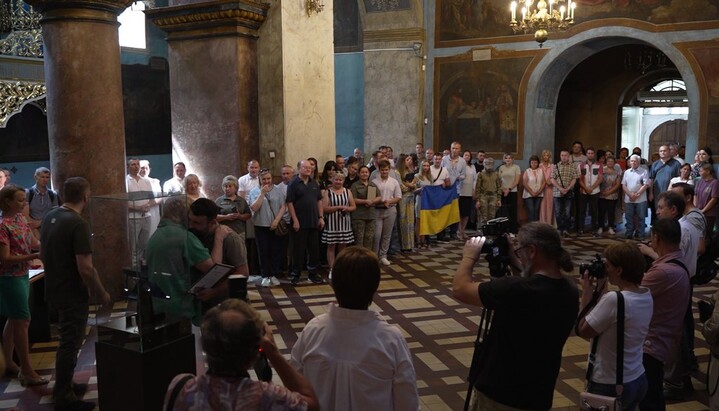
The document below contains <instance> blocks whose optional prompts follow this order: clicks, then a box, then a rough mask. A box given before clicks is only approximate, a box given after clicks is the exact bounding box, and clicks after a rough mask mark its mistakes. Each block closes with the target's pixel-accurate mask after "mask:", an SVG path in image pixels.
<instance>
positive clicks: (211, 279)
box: [187, 264, 235, 295]
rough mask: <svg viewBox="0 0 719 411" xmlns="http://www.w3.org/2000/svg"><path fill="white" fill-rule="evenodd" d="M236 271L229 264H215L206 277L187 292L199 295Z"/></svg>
mask: <svg viewBox="0 0 719 411" xmlns="http://www.w3.org/2000/svg"><path fill="white" fill-rule="evenodd" d="M234 271H235V267H234V266H231V265H227V264H215V265H213V266H212V268H210V270H209V271H207V273H205V275H203V276H202V278H200V279H199V280H197V282H196V283H195V284H193V285H192V287H190V289H189V290H188V291H187V292H188V293H190V294H193V295H194V294H197V293H198V292H200V290H204V289H208V288H212V287H214V286H216V285H217V283H219V282H220V281H222V280H223V279H225V278H226V277H227V276H228V275H230V273H232V272H234Z"/></svg>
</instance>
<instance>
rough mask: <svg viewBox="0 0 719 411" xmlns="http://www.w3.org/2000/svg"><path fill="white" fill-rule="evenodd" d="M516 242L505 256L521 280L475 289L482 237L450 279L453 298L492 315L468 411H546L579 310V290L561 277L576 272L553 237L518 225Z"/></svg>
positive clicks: (542, 227) (543, 228)
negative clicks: (497, 410) (500, 410)
mask: <svg viewBox="0 0 719 411" xmlns="http://www.w3.org/2000/svg"><path fill="white" fill-rule="evenodd" d="M517 239H518V244H519V246H518V247H517V248H516V249H515V248H514V247H513V245H512V244H511V242H508V248H509V249H508V253H509V254H510V255H514V256H516V258H517V259H518V260H519V264H520V265H521V268H522V271H523V273H525V274H526V277H519V276H506V277H501V278H496V279H493V280H492V281H488V282H483V283H478V282H474V280H473V278H472V270H473V268H474V266H475V264H476V263H477V261H478V260H479V257H480V256H481V253H482V248H483V246H484V244H485V241H486V238H485V237H474V238H472V239H470V240H469V241H467V243H466V244H465V246H464V250H463V255H462V261H461V262H460V263H459V267H458V268H457V272H456V273H455V275H454V280H453V284H452V285H453V287H452V290H453V293H454V298H455V299H457V300H459V301H461V302H464V303H467V304H472V305H475V306H477V307H484V308H485V309H487V310H492V311H493V312H494V315H493V317H494V318H493V319H492V324H491V330H490V332H489V333H487V334H486V336H485V339H484V341H483V343H482V346H481V347H482V348H481V352H480V354H479V356H478V357H477V358H478V359H477V364H476V367H477V376H476V379H475V380H474V381H470V384H472V385H473V387H474V389H473V391H472V396H471V397H472V398H471V403H470V408H469V409H472V410H485V409H494V407H498V406H499V407H501V406H510V407H515V408H520V409H550V408H552V396H553V392H554V385H555V383H556V379H557V375H558V374H559V366H560V363H561V360H562V347H563V346H564V343H565V342H566V340H567V337H569V333H570V332H571V330H572V326H573V325H574V321H575V319H576V316H577V312H578V311H579V293H578V291H577V288H576V286H575V285H574V283H573V282H572V281H571V280H569V279H568V278H567V277H566V276H565V275H564V274H563V273H562V270H564V271H566V272H569V271H571V270H572V269H573V268H574V265H573V263H572V258H571V256H570V255H569V253H568V252H567V251H566V250H565V249H564V248H563V247H562V243H561V238H560V237H559V233H558V232H557V230H556V229H554V228H553V227H552V226H550V225H548V224H545V223H538V222H533V223H529V224H526V225H524V226H522V228H521V229H520V230H519V234H518V235H517ZM473 365H475V364H473Z"/></svg>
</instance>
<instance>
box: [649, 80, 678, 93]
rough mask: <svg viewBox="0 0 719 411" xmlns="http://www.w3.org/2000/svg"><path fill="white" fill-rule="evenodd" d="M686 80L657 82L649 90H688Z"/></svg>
mask: <svg viewBox="0 0 719 411" xmlns="http://www.w3.org/2000/svg"><path fill="white" fill-rule="evenodd" d="M686 89H687V88H686V86H685V85H684V80H676V79H672V80H664V81H660V82H659V83H657V84H655V85H654V86H653V87H652V88H651V89H649V91H682V90H684V91H686Z"/></svg>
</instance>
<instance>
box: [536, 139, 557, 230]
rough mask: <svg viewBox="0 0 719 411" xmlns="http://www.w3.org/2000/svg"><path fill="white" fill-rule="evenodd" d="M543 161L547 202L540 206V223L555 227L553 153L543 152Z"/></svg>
mask: <svg viewBox="0 0 719 411" xmlns="http://www.w3.org/2000/svg"><path fill="white" fill-rule="evenodd" d="M541 160H542V161H541V162H540V163H539V168H540V169H542V173H543V174H544V183H545V184H544V198H545V200H544V201H542V204H541V205H540V206H539V221H541V222H543V223H547V224H550V225H554V201H552V199H553V188H552V173H553V172H554V164H552V152H551V151H549V150H542V159H541Z"/></svg>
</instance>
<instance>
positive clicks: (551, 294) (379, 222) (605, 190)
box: [0, 142, 719, 410]
mask: <svg viewBox="0 0 719 411" xmlns="http://www.w3.org/2000/svg"><path fill="white" fill-rule="evenodd" d="M677 149H678V147H677V146H676V145H675V144H667V145H663V146H661V147H660V149H659V152H658V158H657V159H656V160H655V161H654V162H651V163H648V162H647V161H646V160H644V159H642V158H641V151H640V150H639V149H638V148H635V149H634V150H633V153H632V154H631V155H629V150H628V149H626V148H622V149H620V150H619V151H618V155H617V156H616V157H615V156H614V154H613V153H611V152H607V151H604V150H594V149H593V148H592V147H587V148H584V147H583V145H582V144H581V143H580V142H575V143H574V144H573V145H572V147H571V149H568V150H561V151H560V155H559V158H560V159H559V161H558V162H557V163H556V164H555V163H554V162H553V161H552V153H551V152H550V151H548V150H545V151H543V152H542V153H541V155H533V156H531V157H530V159H529V167H528V168H527V169H526V170H524V171H522V170H521V168H520V167H519V165H517V164H515V163H514V158H513V156H512V154H510V153H507V154H505V155H504V156H503V157H502V164H500V165H499V166H495V160H494V159H493V158H491V157H489V156H487V154H486V153H485V152H484V151H479V152H476V153H473V152H471V151H463V150H462V146H461V144H460V143H458V142H453V143H452V144H451V145H450V147H449V148H448V149H447V150H444V151H442V152H435V151H434V150H433V149H427V150H425V149H424V147H423V146H422V144H417V145H416V147H415V151H414V152H412V153H402V154H400V155H399V156H398V157H397V158H395V157H394V152H393V150H392V148H391V147H388V146H382V147H380V148H378V150H376V151H374V152H373V153H372V158H371V160H369V161H368V162H367V163H365V161H364V159H363V157H362V152H361V150H359V149H356V150H355V151H354V152H353V154H352V155H351V156H349V157H347V158H345V157H343V156H341V155H337V156H336V158H335V160H332V161H327V162H326V163H325V164H324V166H323V167H322V168H321V171H320V167H318V163H317V160H316V159H314V158H308V159H305V160H301V161H299V162H298V164H297V166H296V168H295V167H293V166H291V165H285V166H283V167H282V169H281V178H280V182H279V183H278V184H275V182H274V180H273V175H272V171H271V170H269V169H265V168H262V167H261V166H260V163H259V162H258V161H257V160H251V161H249V162H248V163H247V173H246V174H244V175H242V176H240V177H239V178H238V177H235V176H232V175H228V176H225V177H224V178H223V179H222V188H223V192H224V194H223V195H222V196H220V197H218V198H217V199H215V200H214V201H213V200H211V199H207V198H205V194H204V193H203V192H202V182H201V179H200V178H199V177H198V176H197V175H195V174H187V173H186V167H185V165H184V164H183V163H176V164H175V165H174V176H173V177H172V178H171V179H170V180H168V181H166V182H165V183H164V184H162V185H161V184H160V181H158V180H157V179H153V178H151V177H150V172H151V169H150V164H149V162H147V161H146V160H139V159H134V158H133V159H130V160H129V161H128V174H127V179H126V182H127V191H128V193H134V192H138V193H139V194H141V195H139V196H137V197H134V201H131V202H130V203H129V205H128V207H129V208H128V224H129V225H131V227H132V228H133V229H132V230H129V231H130V233H131V236H130V238H129V244H130V249H131V252H132V260H133V263H137V264H138V265H142V266H147V268H148V273H149V275H150V277H149V278H150V280H151V281H153V282H154V283H155V284H156V285H157V286H159V287H160V288H161V289H162V290H163V291H164V292H165V293H166V294H167V295H169V296H170V299H168V300H158V304H156V309H158V310H161V311H164V312H168V313H173V314H177V315H182V316H185V317H188V318H191V319H192V321H193V323H195V324H196V325H200V326H201V330H202V344H203V348H204V350H205V352H206V353H207V363H208V372H207V374H206V375H203V376H198V377H195V376H178V377H177V378H175V379H174V380H173V382H172V384H171V385H170V389H169V390H168V396H167V398H166V401H171V402H173V405H172V407H174V408H171V409H177V410H182V409H196V407H198V406H199V404H205V403H212V402H213V401H219V399H220V398H223V397H222V396H220V395H219V394H217V393H218V392H228V390H229V391H230V392H233V393H234V392H238V393H239V392H243V393H245V394H242V398H241V399H239V400H238V401H239V402H238V403H237V404H242V406H240V408H236V409H241V408H243V407H244V406H249V407H253V406H254V407H256V406H257V405H258V404H267V403H271V404H281V405H282V406H283V407H286V408H287V409H318V408H322V409H340V408H341V409H369V408H379V409H386V408H388V406H387V404H392V406H391V407H389V408H391V409H403V410H404V409H417V408H418V396H417V385H416V377H415V372H414V368H413V365H412V359H411V355H410V353H409V349H408V347H407V344H406V342H405V341H404V338H403V337H402V335H401V333H400V332H399V331H398V330H397V329H396V328H394V327H392V326H389V325H387V324H386V322H384V320H382V318H381V317H380V316H378V315H377V314H376V313H374V312H372V311H369V310H368V308H369V306H370V305H371V303H372V299H373V297H374V294H375V293H376V291H377V288H378V286H379V281H380V268H381V267H382V266H389V265H391V264H392V262H391V261H390V258H392V255H393V254H396V253H401V252H411V251H415V250H417V249H421V248H425V247H430V246H431V244H432V242H434V241H451V240H463V241H466V244H465V247H464V251H463V258H462V261H461V262H460V264H459V267H458V269H457V272H456V274H455V277H454V281H453V292H454V296H455V298H456V299H457V300H459V301H462V302H465V303H468V304H472V305H476V306H479V307H484V308H485V309H487V310H491V311H494V312H496V314H495V316H494V320H493V324H492V327H491V332H489V334H487V336H486V337H485V342H484V344H483V350H482V353H481V356H480V358H479V362H478V364H477V365H478V367H479V368H478V372H477V374H476V378H475V379H474V380H473V381H472V384H473V388H474V390H473V392H472V409H477V410H480V409H495V408H496V407H514V408H516V409H548V408H550V407H551V404H552V392H553V389H554V384H555V381H556V377H557V375H558V372H559V365H560V362H561V352H562V347H563V346H564V343H565V341H566V339H567V338H568V336H569V335H570V333H571V330H572V327H573V326H574V325H575V322H576V333H577V334H578V335H579V336H582V337H586V338H592V339H594V341H595V348H594V349H595V350H596V354H594V353H593V355H592V357H591V359H590V362H591V364H592V366H591V372H589V373H588V376H587V380H588V385H587V390H588V391H589V392H593V393H598V394H603V395H610V396H611V395H617V396H620V397H621V398H622V402H623V404H624V409H634V408H635V407H639V408H640V409H642V410H645V409H646V410H660V409H664V406H665V405H664V404H665V400H666V399H667V398H677V397H681V396H683V395H684V394H685V393H686V392H687V391H689V390H691V389H692V388H691V379H690V378H689V376H690V373H691V371H692V367H693V366H694V364H695V361H696V360H695V357H693V335H694V334H693V330H694V318H693V317H692V315H691V298H690V297H691V292H692V287H691V282H690V279H691V278H692V277H694V276H695V274H696V272H697V271H698V268H697V259H698V257H699V256H700V255H702V253H704V252H705V250H706V249H707V248H708V244H709V243H710V242H711V241H712V238H713V233H714V226H715V224H716V216H717V211H718V210H719V209H717V207H716V206H717V202H718V201H719V182H717V179H716V172H715V169H714V165H713V162H712V158H711V154H712V152H711V150H710V149H709V148H708V147H705V148H702V149H701V150H699V151H698V152H697V154H696V156H695V159H694V162H693V163H692V164H689V163H687V162H685V161H684V160H683V159H682V158H681V157H680V156H679V155H678V152H677ZM0 175H1V176H5V173H4V172H1V171H0ZM6 180H7V178H5V179H2V180H0V182H2V183H3V184H4V185H5V186H4V187H2V188H1V189H0V210H2V217H1V218H2V220H0V280H1V281H2V286H1V287H0V314H2V315H4V316H7V317H8V318H9V321H8V323H7V325H6V327H5V330H4V332H3V353H4V355H3V357H4V358H5V359H6V360H7V364H6V368H7V370H6V373H12V374H13V375H14V376H16V377H17V378H19V379H20V382H21V383H22V384H23V385H39V384H47V382H48V381H47V380H46V379H45V378H43V377H41V376H40V375H38V374H37V373H36V372H35V371H34V370H33V369H32V367H31V364H30V361H29V348H28V347H29V344H28V341H27V340H28V336H27V329H28V325H29V322H30V317H29V308H28V302H27V300H28V277H27V272H28V269H29V265H30V261H32V260H34V259H37V258H41V259H42V261H43V262H44V264H45V271H46V276H47V277H46V278H47V280H46V281H47V287H48V293H47V298H48V302H50V303H51V305H52V306H53V308H55V309H57V310H58V312H59V314H60V318H59V324H60V333H59V337H60V344H59V347H58V356H57V361H58V362H57V365H56V373H57V377H56V379H57V382H56V384H55V387H54V391H53V397H54V399H55V401H56V403H57V404H58V407H57V409H68V410H75V409H91V407H92V406H94V404H93V403H90V402H85V401H83V400H81V399H80V398H81V397H82V394H83V393H84V390H86V386H83V385H82V384H76V383H74V382H73V381H72V376H73V371H72V370H73V369H74V366H75V362H76V359H77V350H78V349H79V345H78V341H79V340H80V339H81V337H82V334H81V332H84V327H85V324H86V321H87V315H88V313H87V305H88V301H89V293H91V292H92V293H93V294H94V295H95V296H96V297H97V299H99V300H100V301H102V302H103V303H105V304H107V303H109V302H110V301H109V295H108V294H107V292H106V291H105V289H104V287H103V285H102V283H101V281H100V279H99V277H98V276H97V272H96V270H95V269H94V267H93V265H92V250H91V247H90V240H89V228H88V227H87V223H86V222H84V221H83V220H82V218H81V217H80V214H79V213H80V212H81V211H82V210H83V209H84V208H85V207H86V205H87V204H88V201H89V194H90V188H89V184H88V183H87V181H85V180H84V179H81V178H71V179H69V180H68V181H66V182H65V186H64V190H63V194H64V195H65V197H66V198H65V201H64V202H63V200H62V199H61V198H60V196H59V194H58V193H57V192H55V191H53V190H51V189H50V188H49V187H48V184H49V181H50V170H48V169H46V168H40V169H38V170H37V172H36V173H35V180H36V184H35V185H34V186H33V187H31V188H30V189H27V190H25V189H22V188H20V187H18V186H16V185H13V184H6ZM428 186H442V187H444V188H445V189H451V190H455V189H456V190H457V197H458V203H459V215H460V219H459V221H458V222H457V223H453V224H450V225H448V226H447V227H444V229H443V230H440V231H439V232H437V233H433V234H431V235H420V230H419V226H420V211H421V210H422V201H421V198H422V197H421V193H422V190H423V189H424V188H426V187H428ZM159 191H161V192H163V193H165V194H174V193H183V194H184V196H170V197H168V198H163V199H157V200H156V199H155V198H153V197H154V194H153V193H158V192H159ZM144 193H150V194H151V195H149V196H147V197H145V196H144ZM520 199H521V200H520ZM520 201H521V202H520ZM520 210H524V211H525V213H522V212H520ZM648 210H651V213H650V214H649V215H650V216H651V221H652V222H651V224H650V225H651V230H650V236H649V240H650V242H649V243H648V244H644V243H637V242H634V241H628V240H646V239H647V232H646V226H645V221H646V219H647V217H648V215H647V213H648ZM160 211H161V213H160ZM525 214H526V217H525ZM520 215H522V219H521V221H520ZM498 216H504V217H507V218H508V222H509V224H508V231H509V232H511V233H515V234H517V236H516V244H515V241H509V257H510V260H511V264H510V265H511V267H512V268H513V269H514V270H515V271H516V274H517V275H514V276H507V277H503V278H499V279H495V280H494V281H491V282H484V283H477V282H474V281H473V278H472V271H473V268H474V265H475V264H476V262H477V261H478V259H479V254H480V252H481V250H482V247H483V244H484V241H485V238H484V237H481V236H480V237H474V238H471V239H469V236H468V233H469V232H470V228H471V227H472V224H474V225H475V227H476V229H477V231H479V232H480V233H481V227H482V224H483V223H485V222H487V221H489V220H491V219H493V218H495V217H498ZM622 218H623V221H624V237H625V238H626V240H627V241H624V242H617V243H615V244H612V245H610V246H608V247H607V248H606V249H605V251H604V260H603V262H601V263H600V265H601V270H600V271H601V272H602V273H604V274H605V275H597V273H596V272H590V271H589V270H587V271H585V272H583V273H581V274H582V280H581V284H582V292H581V294H580V292H579V291H578V289H577V287H576V285H575V284H574V282H573V281H570V280H569V279H568V277H567V276H566V274H565V273H568V272H571V271H572V270H573V268H574V264H573V262H572V259H571V256H570V255H569V253H568V252H567V251H566V249H565V248H563V246H562V237H567V236H570V235H572V234H571V233H576V234H578V235H581V234H584V233H585V232H586V233H591V234H593V235H595V236H602V235H606V236H615V235H618V234H617V231H618V230H617V222H618V221H622ZM587 220H589V224H588V225H587ZM520 223H521V224H520ZM467 240H468V241H467ZM41 244H42V245H43V246H42V247H40V245H41ZM48 245H52V247H48ZM38 250H40V251H38ZM647 261H648V263H646V265H645V262H647ZM216 263H223V264H228V265H231V266H232V267H234V273H235V274H239V275H242V276H249V277H250V281H256V282H257V284H258V285H259V286H261V287H272V286H277V285H279V284H280V280H279V277H282V276H283V274H284V273H287V275H288V279H289V282H290V283H291V284H292V285H297V284H299V282H300V280H301V278H302V273H303V272H304V271H306V272H307V278H308V280H309V281H310V282H312V283H316V284H320V283H323V282H325V281H327V280H326V279H325V277H323V273H324V270H322V269H321V267H322V265H323V263H324V264H326V265H327V269H328V270H327V271H328V273H329V275H328V279H329V281H330V282H331V285H332V287H333V291H334V293H335V297H336V303H332V304H331V305H330V307H329V310H328V313H327V314H323V315H321V316H319V317H317V318H315V319H314V320H312V321H311V322H310V323H308V324H307V326H306V327H305V329H304V330H303V332H302V334H301V335H300V337H299V340H298V341H297V343H296V344H295V345H294V346H293V347H292V355H291V359H290V361H289V362H288V361H287V360H285V359H284V357H282V355H281V354H279V350H278V349H277V347H276V345H275V344H274V340H273V338H272V333H271V331H270V329H269V328H268V327H267V325H266V324H263V323H262V321H260V320H259V317H258V315H257V313H256V312H255V311H254V310H253V309H252V308H251V307H250V306H249V305H247V304H245V303H243V302H241V301H237V300H233V299H228V296H229V290H228V284H227V281H222V282H220V283H219V285H218V286H217V287H214V288H212V289H205V290H200V291H199V292H198V293H195V294H188V293H187V290H188V289H189V288H190V285H191V284H192V283H193V282H194V280H195V279H196V278H197V274H196V273H200V274H202V273H205V272H207V271H208V270H209V269H210V268H211V267H212V266H213V265H214V264H216ZM188 265H189V266H191V267H192V268H193V269H194V270H195V272H196V273H195V274H193V271H192V270H191V269H190V267H188ZM597 269H598V268H597V267H594V270H597ZM166 273H173V275H170V276H168V275H166ZM609 283H611V284H613V285H615V286H616V287H618V288H619V290H620V293H621V295H619V294H617V293H608V292H607V291H608V284H609ZM68 287H70V288H68ZM580 296H581V297H580ZM539 306H541V307H543V309H542V310H537V309H536V307H539ZM620 307H624V308H623V310H624V312H625V314H626V316H625V324H624V327H625V328H624V330H625V331H624V333H625V337H624V355H623V372H622V373H620V378H621V379H623V380H622V381H619V384H620V385H622V386H623V390H619V391H617V390H616V385H617V381H618V380H617V378H618V377H617V372H616V367H615V365H614V362H613V361H615V360H616V358H617V355H616V349H615V345H614V341H615V340H616V339H617V331H616V330H617V328H616V327H617V317H616V315H617V311H618V310H621V309H622V308H620ZM580 311H581V312H580ZM517 324H524V326H522V327H517ZM707 325H708V326H711V323H709V322H708V323H707ZM707 330H708V331H707V332H709V331H710V330H709V329H707ZM540 334H541V335H543V336H544V337H543V338H542V339H541V341H539V340H537V341H535V343H533V344H530V345H527V344H526V341H527V340H528V339H531V338H532V337H533V336H536V335H540ZM368 335H372V337H371V338H370V337H368ZM600 337H601V339H600ZM370 342H372V343H371V344H370ZM260 347H261V348H262V351H263V352H265V353H266V354H267V356H268V358H269V360H270V362H271V363H272V365H273V366H274V367H275V369H276V370H277V372H278V374H279V376H280V378H281V380H282V381H283V383H284V384H285V387H286V388H283V387H279V386H275V385H273V384H271V383H264V382H259V381H251V380H250V378H249V375H248V374H247V371H246V370H247V369H248V368H250V367H251V365H252V364H253V363H254V361H255V360H256V357H257V352H258V349H259V348H260ZM14 355H16V356H17V358H18V359H19V364H17V363H15V362H14V360H13V358H14ZM530 363H531V364H532V365H531V366H530V367H528V366H527V364H530ZM328 370H331V371H328ZM540 382H541V383H540ZM517 386H522V387H526V388H527V389H530V391H528V392H527V395H523V396H517V395H516V392H515V389H516V387H517ZM712 401H713V403H716V404H717V405H718V406H719V395H717V396H713V397H712Z"/></svg>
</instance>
